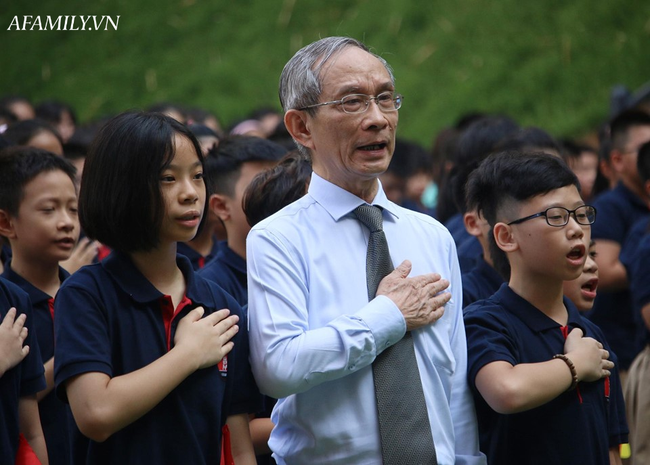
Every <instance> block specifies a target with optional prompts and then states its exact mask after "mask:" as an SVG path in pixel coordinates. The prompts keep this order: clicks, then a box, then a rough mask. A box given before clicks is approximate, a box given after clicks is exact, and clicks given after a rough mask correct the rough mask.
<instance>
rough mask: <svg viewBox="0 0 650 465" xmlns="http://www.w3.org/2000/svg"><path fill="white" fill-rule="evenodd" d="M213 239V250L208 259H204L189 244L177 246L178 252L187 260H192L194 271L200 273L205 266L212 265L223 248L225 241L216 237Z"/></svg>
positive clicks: (182, 243)
mask: <svg viewBox="0 0 650 465" xmlns="http://www.w3.org/2000/svg"><path fill="white" fill-rule="evenodd" d="M212 239H213V242H212V250H210V253H209V254H208V256H207V257H204V256H203V255H201V254H200V253H198V252H197V251H196V250H194V249H193V248H192V247H190V246H189V245H187V243H185V242H179V243H178V244H177V251H178V253H179V254H181V255H185V256H186V257H187V258H189V259H190V262H191V263H192V268H194V271H199V270H200V269H201V268H203V267H204V266H205V265H207V264H208V263H210V262H211V261H212V260H213V259H214V257H216V256H217V254H218V253H219V250H220V249H221V247H223V244H222V242H223V241H218V240H217V238H216V236H215V237H213V238H212Z"/></svg>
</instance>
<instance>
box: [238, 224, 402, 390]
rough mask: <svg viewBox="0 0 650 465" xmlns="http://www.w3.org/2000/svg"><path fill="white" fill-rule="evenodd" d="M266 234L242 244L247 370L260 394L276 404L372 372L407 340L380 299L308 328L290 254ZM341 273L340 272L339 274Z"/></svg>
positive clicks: (302, 287)
mask: <svg viewBox="0 0 650 465" xmlns="http://www.w3.org/2000/svg"><path fill="white" fill-rule="evenodd" d="M287 242H288V241H283V240H282V239H281V238H280V237H278V236H277V235H275V234H273V233H272V232H270V231H269V230H267V229H264V230H256V229H254V230H252V231H251V233H250V234H249V236H248V239H247V262H248V291H249V299H250V300H249V334H250V344H251V363H252V367H253V373H254V375H255V379H256V380H257V383H258V386H259V387H260V390H261V391H262V392H263V393H265V394H267V395H269V396H271V397H275V398H282V397H287V396H289V395H291V394H296V393H299V392H304V391H306V390H308V389H310V388H311V387H313V386H315V385H318V384H321V383H324V382H326V381H331V380H334V379H338V378H341V377H344V376H347V375H349V374H351V373H353V372H355V371H357V370H359V369H361V368H363V367H366V366H368V365H370V364H371V363H372V362H373V361H374V359H375V358H376V356H377V355H378V354H379V353H380V352H381V351H382V350H384V349H385V348H386V347H389V346H391V345H392V344H395V343H396V342H397V341H399V340H400V339H401V338H402V337H403V336H404V334H405V333H406V323H405V321H404V318H403V317H402V314H401V312H400V311H399V309H398V308H397V307H396V306H395V304H394V303H393V302H392V301H391V300H390V299H388V298H387V297H385V296H379V297H376V298H375V299H373V300H372V301H371V302H369V303H368V304H367V305H365V306H363V307H362V308H351V309H341V310H342V311H341V316H339V317H337V318H335V319H333V320H332V321H330V322H329V324H327V325H325V326H323V327H319V328H313V329H312V328H310V324H309V313H310V312H317V311H318V309H317V308H308V305H309V284H308V280H307V275H306V272H305V271H304V267H303V266H302V264H301V260H300V256H299V254H298V253H297V252H296V250H295V249H294V248H293V247H292V246H291V245H290V244H288V243H287ZM345 272H346V270H341V273H343V274H344V273H345Z"/></svg>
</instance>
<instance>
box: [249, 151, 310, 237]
mask: <svg viewBox="0 0 650 465" xmlns="http://www.w3.org/2000/svg"><path fill="white" fill-rule="evenodd" d="M311 171H312V168H311V159H310V158H309V156H308V155H305V154H303V153H301V152H300V151H298V150H293V151H291V152H289V153H287V155H286V156H285V157H284V158H282V160H280V162H279V163H278V164H277V165H276V166H274V167H273V168H270V169H268V170H266V171H262V172H261V173H259V174H258V175H257V176H255V177H254V178H253V180H252V181H251V183H250V184H249V185H248V188H247V189H246V192H245V193H244V199H243V202H242V203H243V208H244V213H245V214H246V220H247V221H248V224H249V225H251V226H255V225H256V224H257V223H259V222H260V221H262V220H263V219H264V218H267V217H269V216H271V215H272V214H274V213H275V212H277V211H279V210H281V209H282V208H284V207H286V206H287V205H289V204H290V203H292V202H295V201H296V200H298V199H299V198H300V197H302V196H303V195H305V193H306V192H307V186H308V185H309V181H310V179H311Z"/></svg>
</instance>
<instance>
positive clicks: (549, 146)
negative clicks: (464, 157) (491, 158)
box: [495, 126, 562, 155]
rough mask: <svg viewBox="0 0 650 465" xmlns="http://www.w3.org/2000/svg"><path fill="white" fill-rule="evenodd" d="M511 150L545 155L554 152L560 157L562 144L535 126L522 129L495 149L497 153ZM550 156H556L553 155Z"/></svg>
mask: <svg viewBox="0 0 650 465" xmlns="http://www.w3.org/2000/svg"><path fill="white" fill-rule="evenodd" d="M510 150H517V151H519V152H544V153H550V152H551V151H554V152H555V153H557V154H558V155H560V154H561V152H562V149H561V147H560V144H559V143H558V142H557V141H556V140H555V139H554V138H553V137H552V136H551V135H550V134H549V133H548V132H546V131H544V130H543V129H540V128H537V127H534V126H531V127H527V128H523V129H520V130H519V131H517V132H516V133H513V134H511V135H510V136H508V137H506V138H505V139H503V140H502V141H501V142H499V144H498V145H497V146H496V147H495V151H499V152H507V151H510ZM550 154H551V155H554V154H553V153H550Z"/></svg>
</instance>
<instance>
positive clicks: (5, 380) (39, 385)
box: [0, 278, 45, 464]
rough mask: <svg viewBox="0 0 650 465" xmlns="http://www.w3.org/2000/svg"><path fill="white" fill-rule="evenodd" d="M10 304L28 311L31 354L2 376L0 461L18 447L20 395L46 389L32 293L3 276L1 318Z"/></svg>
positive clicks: (9, 457)
mask: <svg viewBox="0 0 650 465" xmlns="http://www.w3.org/2000/svg"><path fill="white" fill-rule="evenodd" d="M11 307H16V310H17V312H16V314H17V315H20V314H22V313H25V314H26V315H27V319H26V320H25V326H26V327H27V328H28V330H29V331H28V333H27V339H26V340H25V345H28V346H29V349H30V350H29V354H27V356H26V357H25V358H24V359H23V361H22V362H20V363H19V364H18V365H16V366H15V367H13V368H12V369H10V370H8V371H7V372H6V373H5V374H4V375H2V377H1V378H0V419H2V423H1V426H0V463H2V464H5V463H6V464H13V463H14V461H15V458H16V451H17V450H18V434H19V431H20V430H19V415H18V399H19V398H20V397H25V396H32V395H35V394H36V393H37V392H39V391H42V390H43V389H45V377H44V376H43V372H44V370H43V362H42V361H41V354H40V352H39V348H38V340H37V339H36V331H34V330H33V328H34V318H33V316H32V304H31V302H30V300H29V296H28V295H27V294H26V293H25V292H24V291H22V290H21V289H20V288H19V287H18V286H16V285H15V284H13V283H10V282H8V281H7V280H5V279H4V278H0V321H2V320H3V319H4V317H5V316H6V315H7V311H8V310H9V309H10V308H11Z"/></svg>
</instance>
